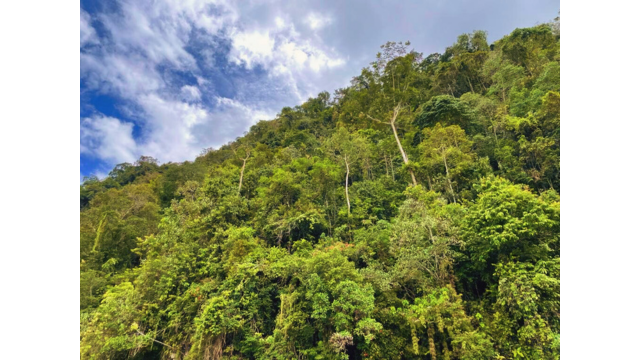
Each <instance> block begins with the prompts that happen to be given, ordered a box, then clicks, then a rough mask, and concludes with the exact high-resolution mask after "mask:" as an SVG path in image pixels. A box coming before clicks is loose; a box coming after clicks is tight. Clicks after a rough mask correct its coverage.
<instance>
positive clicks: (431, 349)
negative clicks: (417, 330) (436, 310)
mask: <svg viewBox="0 0 640 360" xmlns="http://www.w3.org/2000/svg"><path fill="white" fill-rule="evenodd" d="M427 335H429V354H431V360H436V343H435V342H434V340H433V338H434V336H435V331H434V330H433V324H429V327H428V329H427Z"/></svg>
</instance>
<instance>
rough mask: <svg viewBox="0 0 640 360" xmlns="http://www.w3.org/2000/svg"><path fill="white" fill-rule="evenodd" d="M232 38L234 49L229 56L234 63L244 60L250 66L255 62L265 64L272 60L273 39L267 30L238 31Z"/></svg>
mask: <svg viewBox="0 0 640 360" xmlns="http://www.w3.org/2000/svg"><path fill="white" fill-rule="evenodd" d="M232 39H233V50H234V51H233V53H232V55H231V56H232V60H233V61H235V62H236V63H240V62H244V63H245V64H246V65H247V67H248V68H252V67H253V66H254V65H255V64H261V65H266V64H268V63H269V62H271V61H272V60H273V55H274V54H273V50H274V45H275V39H274V38H272V37H271V36H270V35H269V32H268V31H266V32H262V31H252V32H238V33H237V34H234V35H232Z"/></svg>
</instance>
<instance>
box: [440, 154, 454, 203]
mask: <svg viewBox="0 0 640 360" xmlns="http://www.w3.org/2000/svg"><path fill="white" fill-rule="evenodd" d="M442 160H444V169H445V170H446V172H447V183H448V184H449V190H451V197H453V202H454V203H455V202H456V194H455V193H454V192H453V186H452V185H451V177H450V176H449V166H447V156H446V155H445V154H444V153H442Z"/></svg>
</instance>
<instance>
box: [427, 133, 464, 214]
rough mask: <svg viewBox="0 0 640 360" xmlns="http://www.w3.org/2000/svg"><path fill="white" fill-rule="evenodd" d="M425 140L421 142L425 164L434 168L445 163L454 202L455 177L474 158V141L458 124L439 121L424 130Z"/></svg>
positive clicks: (448, 185)
mask: <svg viewBox="0 0 640 360" xmlns="http://www.w3.org/2000/svg"><path fill="white" fill-rule="evenodd" d="M423 134H424V141H423V142H422V143H421V144H420V149H421V150H422V155H423V159H424V161H425V164H426V165H427V166H428V167H429V168H431V169H433V168H434V167H435V166H436V165H437V164H439V163H441V164H442V165H444V170H445V179H446V181H447V187H448V191H449V193H450V195H451V199H452V200H453V202H454V203H455V202H456V191H455V190H454V189H453V181H452V179H453V177H454V175H455V174H457V173H459V172H460V170H461V169H462V168H463V167H465V166H468V165H469V163H470V162H472V161H473V160H474V153H473V152H472V151H471V146H472V145H473V142H472V141H471V140H469V139H467V136H466V134H465V132H464V130H462V128H460V127H459V126H457V125H451V126H447V127H443V126H442V125H440V123H437V124H436V126H435V127H433V128H425V129H424V130H423Z"/></svg>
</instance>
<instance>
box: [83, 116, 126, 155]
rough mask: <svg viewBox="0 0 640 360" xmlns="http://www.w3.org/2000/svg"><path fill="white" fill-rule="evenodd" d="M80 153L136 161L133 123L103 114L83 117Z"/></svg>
mask: <svg viewBox="0 0 640 360" xmlns="http://www.w3.org/2000/svg"><path fill="white" fill-rule="evenodd" d="M80 153H81V154H86V155H89V156H95V157H98V158H100V159H103V160H107V161H111V162H113V163H122V162H132V161H134V160H135V159H136V158H137V156H136V153H137V145H136V142H135V140H134V139H133V124H131V123H126V122H121V121H120V120H118V119H116V118H113V117H109V116H101V115H97V116H93V117H88V118H84V119H82V121H81V122H80Z"/></svg>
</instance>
